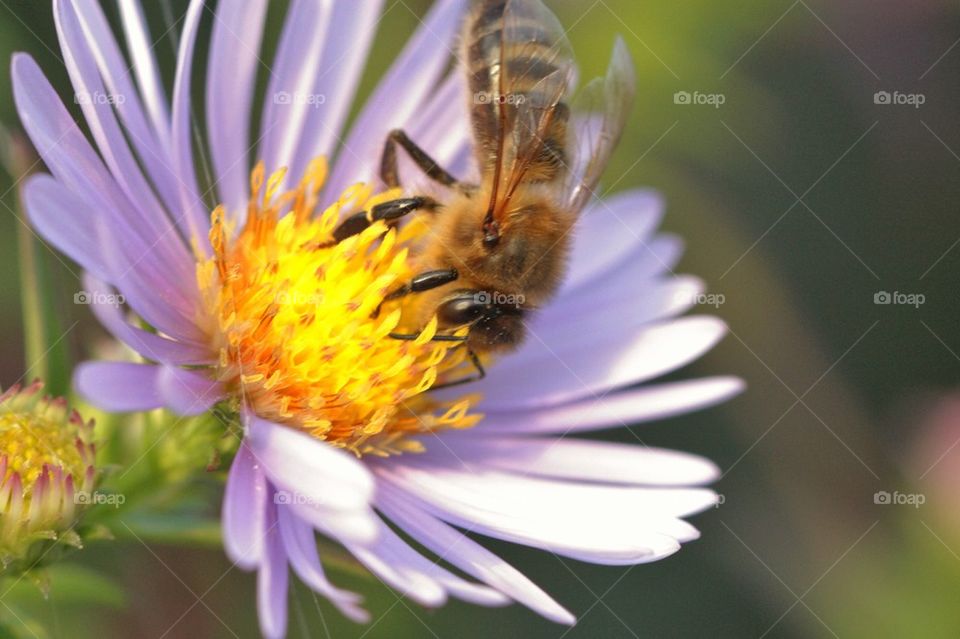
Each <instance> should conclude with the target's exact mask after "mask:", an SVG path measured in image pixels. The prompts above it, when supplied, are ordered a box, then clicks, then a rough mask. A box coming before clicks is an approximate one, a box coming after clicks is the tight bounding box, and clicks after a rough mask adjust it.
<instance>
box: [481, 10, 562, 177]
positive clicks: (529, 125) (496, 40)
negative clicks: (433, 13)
mask: <svg viewBox="0 0 960 639" xmlns="http://www.w3.org/2000/svg"><path fill="white" fill-rule="evenodd" d="M507 4H508V3H507V2H504V1H503V0H480V1H479V2H477V3H476V4H475V7H474V10H473V12H472V13H471V15H470V17H469V18H468V20H467V22H466V25H465V28H464V35H463V41H464V44H465V51H466V65H467V75H468V82H469V87H470V94H471V96H470V99H471V104H470V105H469V106H470V114H471V123H472V125H473V134H474V139H475V141H476V147H477V149H476V150H477V154H478V159H479V161H480V165H481V167H483V168H484V169H486V170H491V169H492V168H493V166H495V165H496V163H497V162H498V160H499V159H500V158H499V157H498V156H499V154H500V153H501V149H500V145H499V137H500V127H501V125H502V126H503V127H504V135H505V144H504V145H503V149H502V153H504V154H505V155H506V156H507V158H506V160H508V161H510V160H512V159H513V157H515V156H521V157H523V158H524V159H528V161H529V165H528V167H527V171H526V174H525V175H524V179H525V180H526V181H535V182H536V181H551V180H554V179H556V178H557V177H559V176H560V175H562V173H563V170H564V168H565V166H566V162H567V158H566V139H567V120H568V118H569V108H568V106H567V105H566V103H565V102H563V101H562V97H561V96H563V95H564V94H565V92H566V88H567V87H566V82H567V75H566V66H565V65H566V64H567V63H568V59H567V58H566V57H564V56H563V53H561V52H558V49H559V44H560V43H559V42H558V37H557V35H556V34H555V33H553V32H552V31H551V30H550V25H548V24H542V23H540V22H538V21H537V20H536V18H535V16H534V15H518V14H516V13H514V15H512V16H510V18H509V19H507V20H505V19H504V11H505V9H506V8H507ZM511 4H513V3H511ZM513 10H514V7H513V6H511V11H513ZM558 98H559V99H560V101H559V102H557V100H558ZM501 110H502V115H501ZM541 126H542V127H543V128H542V130H539V131H538V128H539V127H541Z"/></svg>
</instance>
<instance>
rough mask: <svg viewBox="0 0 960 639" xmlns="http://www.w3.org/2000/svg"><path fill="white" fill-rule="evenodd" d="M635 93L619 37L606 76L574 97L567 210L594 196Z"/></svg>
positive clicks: (592, 82) (578, 209)
mask: <svg viewBox="0 0 960 639" xmlns="http://www.w3.org/2000/svg"><path fill="white" fill-rule="evenodd" d="M635 93H636V77H635V73H634V68H633V62H632V61H631V59H630V53H629V52H628V51H627V47H626V45H625V44H624V43H623V40H622V39H620V38H619V37H618V38H617V39H616V42H615V43H614V45H613V54H612V55H611V58H610V65H609V66H608V67H607V73H606V75H605V76H604V77H602V78H594V79H593V80H591V81H590V82H589V83H588V84H587V85H586V86H585V87H583V88H582V89H581V90H580V91H579V92H578V94H577V96H576V97H575V98H574V105H573V116H572V118H571V122H570V130H571V142H570V148H571V149H572V153H574V154H575V157H573V158H571V170H570V171H569V173H568V174H567V176H566V180H567V181H566V185H565V187H564V193H565V204H566V205H567V207H568V208H569V210H571V211H576V212H579V211H580V210H581V209H582V208H583V206H584V205H585V204H586V203H587V201H588V200H589V199H590V198H591V197H592V196H593V195H594V189H595V188H596V187H597V183H598V182H599V181H600V176H601V174H602V173H603V171H604V169H605V168H606V166H607V162H608V161H609V160H610V154H611V153H612V152H613V148H614V147H615V146H616V145H617V142H619V140H620V135H621V133H623V128H624V125H625V124H626V120H627V115H628V114H629V112H630V108H631V107H632V106H633V98H634V95H635Z"/></svg>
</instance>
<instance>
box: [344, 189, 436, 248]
mask: <svg viewBox="0 0 960 639" xmlns="http://www.w3.org/2000/svg"><path fill="white" fill-rule="evenodd" d="M436 207H437V202H436V200H434V199H433V198H429V197H425V196H416V197H404V198H399V199H396V200H389V201H388V202H381V203H380V204H377V205H376V206H374V207H373V208H372V209H370V210H369V211H358V212H357V213H354V214H353V215H351V216H350V217H348V218H347V219H345V220H344V221H343V222H340V224H339V225H338V226H337V228H336V229H334V231H333V243H334V244H339V243H340V242H342V241H343V240H345V239H347V238H348V237H352V236H354V235H357V234H358V233H361V232H362V231H363V230H364V229H366V228H367V227H368V226H370V225H371V224H373V223H374V222H376V221H377V220H383V221H385V222H392V221H393V220H398V219H400V218H401V217H403V216H404V215H406V214H408V213H411V212H413V211H416V210H418V209H427V210H431V209H434V208H436Z"/></svg>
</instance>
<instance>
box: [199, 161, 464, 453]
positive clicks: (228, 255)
mask: <svg viewBox="0 0 960 639" xmlns="http://www.w3.org/2000/svg"><path fill="white" fill-rule="evenodd" d="M283 175H284V172H283V171H278V172H276V173H274V174H273V175H271V176H270V177H269V178H267V179H266V181H265V180H264V176H265V171H264V168H263V164H262V163H261V164H259V165H258V166H257V167H256V168H255V169H254V171H253V173H252V174H251V193H252V194H253V195H252V196H251V199H250V203H249V206H248V210H247V218H246V221H245V223H244V224H243V226H242V228H240V229H238V230H237V229H234V228H232V227H231V223H230V218H229V216H228V215H227V213H226V212H225V211H224V209H223V208H222V207H218V208H217V209H216V210H215V211H213V213H212V215H211V221H212V227H211V231H210V241H211V244H212V245H213V249H214V254H213V256H212V257H211V258H210V259H207V260H204V261H201V262H200V263H199V264H198V268H197V278H198V282H199V285H200V288H201V290H202V291H203V292H204V296H205V300H206V304H207V307H208V309H209V310H210V312H211V314H212V316H213V317H214V318H215V319H216V326H215V328H214V332H215V334H216V336H217V339H218V341H219V343H218V346H219V348H220V377H221V379H223V380H225V381H227V382H228V383H230V384H232V385H233V388H234V391H235V394H236V395H238V396H239V400H240V401H241V402H242V403H243V404H244V405H246V406H248V407H250V408H252V410H253V411H254V412H255V413H256V414H257V415H259V416H261V417H263V418H265V419H270V420H273V421H277V422H280V423H284V424H288V425H290V426H293V427H296V428H299V429H301V430H303V431H305V432H308V433H310V434H312V435H313V436H315V437H317V438H319V439H323V440H325V441H328V442H330V443H331V444H334V445H337V446H341V447H344V448H347V449H349V450H352V451H353V452H355V453H357V454H358V455H359V454H366V453H371V454H380V455H384V454H390V453H395V452H401V451H413V450H417V449H418V446H417V445H416V444H415V443H413V442H411V441H409V440H408V439H407V437H408V436H409V435H411V434H416V433H424V432H429V431H432V430H436V429H439V428H464V427H467V426H471V425H473V424H474V423H476V422H477V421H478V420H479V416H478V415H470V414H468V412H469V407H470V405H471V403H472V401H473V399H474V398H465V399H463V400H460V401H458V402H455V403H453V404H441V403H438V402H436V401H433V400H431V399H429V398H428V397H427V396H426V395H424V393H425V392H426V391H427V390H429V389H430V388H431V387H432V386H433V385H434V383H435V382H436V380H437V379H438V377H442V376H443V375H444V374H446V373H448V372H449V371H450V370H451V369H452V368H453V367H456V366H458V365H459V364H460V363H461V362H462V361H463V357H462V351H463V348H462V347H458V344H457V343H455V342H436V341H431V337H432V336H433V335H434V334H435V333H436V330H437V326H436V322H431V323H430V324H429V326H427V327H426V328H425V329H424V330H423V332H422V334H421V336H420V338H419V339H416V340H399V339H394V338H392V337H390V336H389V334H390V332H391V331H395V330H396V329H397V326H398V323H399V321H400V316H401V309H400V308H399V305H398V304H396V303H393V304H392V308H391V305H389V304H388V305H385V306H384V308H382V309H381V311H380V312H379V313H377V312H376V311H377V309H378V308H380V307H381V304H383V302H384V297H385V296H386V295H387V293H389V292H390V291H392V290H393V289H395V288H396V287H397V286H399V285H400V284H401V283H403V282H405V281H407V280H409V278H410V277H411V276H412V275H413V274H414V273H413V271H412V267H411V264H410V260H409V259H408V258H409V246H410V245H411V243H412V242H414V241H415V240H416V239H417V238H418V237H420V236H421V235H422V234H423V233H424V232H425V225H424V224H423V223H422V222H421V221H418V220H416V219H414V220H412V221H411V222H410V223H408V224H406V225H405V226H404V227H403V228H402V229H401V230H399V231H397V230H395V229H389V228H388V227H387V226H386V225H385V224H384V223H383V222H375V223H373V224H372V225H371V226H370V227H369V228H367V229H366V230H364V231H363V232H362V233H360V234H358V235H355V236H353V237H350V238H347V239H345V240H343V241H342V242H340V243H336V242H334V240H333V235H332V233H333V230H334V229H335V228H336V225H337V224H338V222H339V221H340V220H341V218H342V214H343V212H344V211H347V212H351V211H354V210H360V209H364V210H367V211H369V210H371V208H372V207H373V206H374V205H376V204H377V203H379V202H383V201H386V200H389V199H393V198H396V197H398V195H399V192H397V191H389V192H385V193H381V194H378V195H373V194H372V192H371V190H370V189H369V187H367V186H364V185H355V186H353V187H351V188H350V189H348V190H347V191H346V192H345V193H344V194H343V195H342V196H341V197H340V199H339V200H338V201H337V202H335V203H334V204H333V205H331V206H329V207H328V208H327V209H326V210H324V211H323V212H321V213H320V214H319V215H314V210H315V209H316V207H317V197H318V193H319V190H320V188H321V186H322V185H323V181H324V178H325V176H326V163H325V162H324V161H323V160H322V159H320V160H316V161H314V162H313V163H312V164H311V165H310V167H309V168H308V169H307V171H306V174H305V175H304V177H303V179H302V180H301V181H300V183H299V185H298V186H297V187H296V188H295V189H294V190H292V191H290V192H287V193H283V194H279V195H278V194H277V191H278V189H279V185H280V183H281V181H282V178H283ZM264 184H265V185H266V186H265V188H264Z"/></svg>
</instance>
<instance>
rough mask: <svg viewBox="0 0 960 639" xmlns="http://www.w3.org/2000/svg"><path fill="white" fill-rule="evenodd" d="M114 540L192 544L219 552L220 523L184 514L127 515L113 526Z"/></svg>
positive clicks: (220, 543)
mask: <svg viewBox="0 0 960 639" xmlns="http://www.w3.org/2000/svg"><path fill="white" fill-rule="evenodd" d="M112 530H113V533H114V535H115V536H116V538H117V539H126V540H131V539H132V540H138V541H141V542H144V543H150V542H157V543H162V544H191V545H197V546H206V547H211V548H219V547H220V546H221V545H222V541H221V537H220V523H219V522H218V521H217V520H215V519H209V518H206V517H203V516H200V515H190V514H184V513H160V512H136V513H126V514H125V515H124V517H123V520H122V525H119V526H113V527H112Z"/></svg>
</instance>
